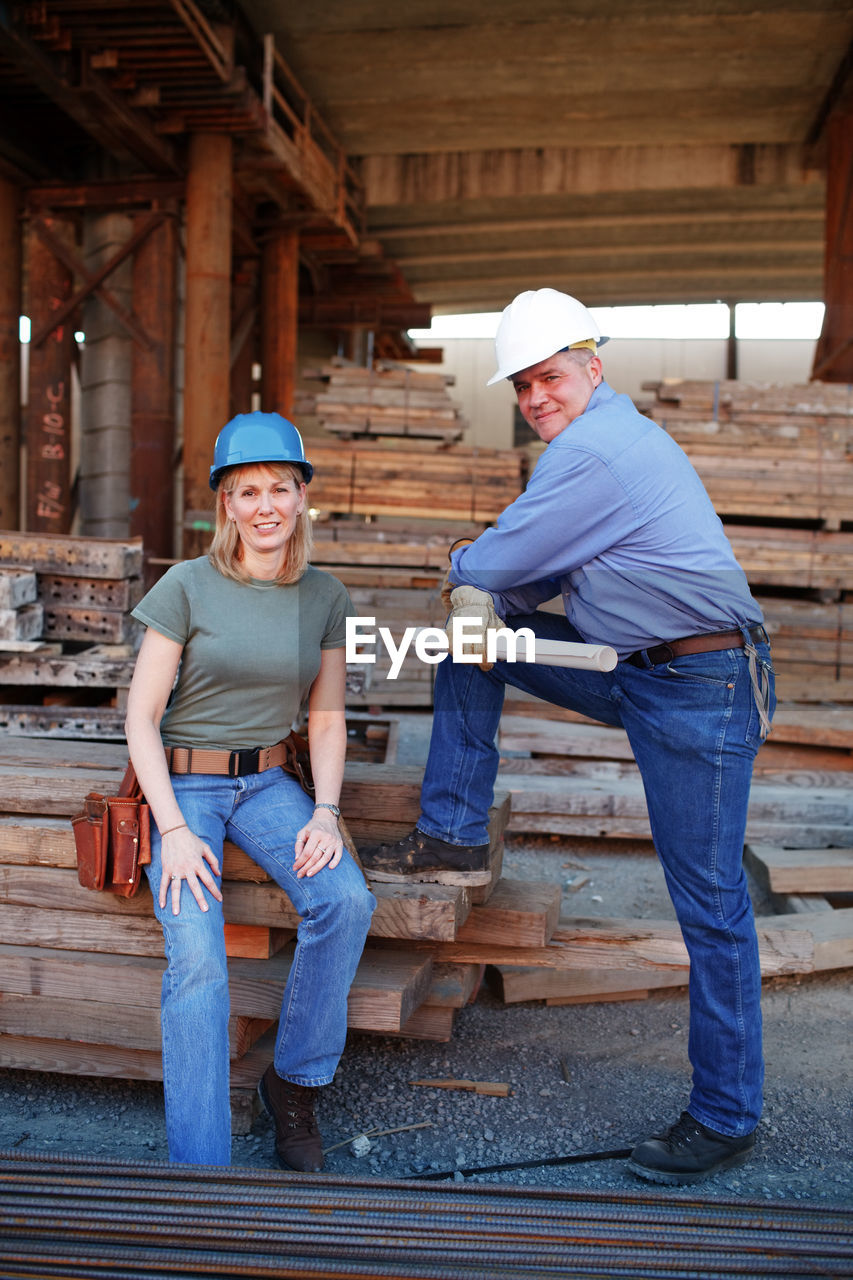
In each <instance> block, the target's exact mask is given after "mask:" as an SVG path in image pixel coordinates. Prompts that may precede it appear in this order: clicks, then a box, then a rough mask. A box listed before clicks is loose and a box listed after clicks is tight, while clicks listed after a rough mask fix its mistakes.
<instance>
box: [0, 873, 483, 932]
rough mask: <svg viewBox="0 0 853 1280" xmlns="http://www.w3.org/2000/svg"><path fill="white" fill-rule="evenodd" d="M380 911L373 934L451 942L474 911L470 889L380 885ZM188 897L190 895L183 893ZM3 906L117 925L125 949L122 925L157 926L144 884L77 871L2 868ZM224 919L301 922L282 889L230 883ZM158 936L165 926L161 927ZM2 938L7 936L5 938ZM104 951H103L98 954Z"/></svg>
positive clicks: (282, 924) (270, 924) (282, 925)
mask: <svg viewBox="0 0 853 1280" xmlns="http://www.w3.org/2000/svg"><path fill="white" fill-rule="evenodd" d="M372 888H373V892H374V895H375V897H376V899H377V907H376V910H375V912H374V914H373V918H372V921H371V926H370V932H371V934H373V935H374V936H376V937H385V938H389V937H390V938H416V939H425V938H432V939H434V940H435V941H442V940H447V941H450V940H451V939H453V938H454V937H455V936H456V933H457V930H458V928H459V926H460V924H462V922H463V921H464V920H465V919H466V917H467V915H468V912H469V911H470V907H471V900H470V895H469V892H468V890H467V889H465V888H464V887H462V886H458V885H425V884H391V883H388V884H376V885H374V886H372ZM184 892H186V889H185V890H184ZM0 903H6V904H8V905H17V906H18V907H26V908H30V907H37V908H40V909H44V910H48V911H54V912H56V913H57V914H59V913H60V912H61V913H62V914H63V915H70V914H73V913H74V912H75V911H76V912H80V913H81V914H85V915H90V914H93V913H94V914H97V915H98V916H101V917H103V918H104V919H106V920H110V919H113V920H115V921H116V922H117V923H116V925H115V926H114V933H115V936H116V939H117V942H118V943H119V945H117V946H116V950H117V951H122V950H123V949H124V948H123V947H122V946H121V945H120V941H121V936H122V934H121V925H120V924H118V921H121V922H124V921H131V920H133V921H137V920H139V919H141V918H142V919H152V920H153V918H154V917H153V905H152V902H151V892H150V889H149V888H148V885H147V884H146V883H145V882H144V881H143V884H142V885H141V886H140V889H139V892H138V893H137V894H136V896H135V897H133V898H121V897H118V896H117V895H115V894H111V893H95V892H93V891H92V890H90V889H84V888H83V886H82V885H81V884H80V883H79V881H78V879H77V873H76V870H75V871H72V870H69V869H64V868H63V869H56V868H53V867H44V866H39V867H33V866H15V865H14V864H9V863H5V864H0ZM223 909H224V912H225V919H226V921H227V922H228V923H229V924H231V925H245V926H250V927H253V928H257V927H258V926H266V927H267V928H270V929H279V930H281V929H284V930H288V931H292V930H295V928H296V926H297V925H298V923H299V920H300V917H299V915H298V913H297V912H296V910H295V908H294V907H293V905H292V904H291V902H290V899H289V898H288V896H287V894H286V893H285V891H284V890H283V889H281V888H279V886H278V885H277V884H274V883H273V882H268V883H266V884H252V883H249V882H247V881H230V882H227V883H226V884H225V886H224V889H223ZM156 927H157V930H158V932H159V929H160V926H159V924H157V926H156ZM0 936H2V935H0ZM96 949H98V950H100V948H96Z"/></svg>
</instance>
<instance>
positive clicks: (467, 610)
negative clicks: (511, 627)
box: [445, 586, 504, 671]
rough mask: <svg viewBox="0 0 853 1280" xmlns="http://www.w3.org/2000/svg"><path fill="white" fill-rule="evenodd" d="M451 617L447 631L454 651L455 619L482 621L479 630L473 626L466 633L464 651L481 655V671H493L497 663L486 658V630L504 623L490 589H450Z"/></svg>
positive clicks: (496, 627) (451, 649) (448, 620)
mask: <svg viewBox="0 0 853 1280" xmlns="http://www.w3.org/2000/svg"><path fill="white" fill-rule="evenodd" d="M449 602H450V617H449V618H448V619H447V625H446V628H445V629H446V631H447V638H448V640H449V641H450V652H451V654H452V653H453V619H454V618H471V619H476V620H477V621H478V622H479V623H480V629H479V631H477V630H475V629H474V628H473V627H470V629H469V630H468V631H467V633H466V640H465V644H464V646H463V649H462V652H463V653H465V654H470V655H472V656H474V655H479V657H480V662H479V664H478V665H479V667H480V670H481V671H491V669H492V667H493V666H494V665H495V664H494V663H493V662H489V661H488V659H487V658H486V631H487V630H490V629H495V630H497V629H499V628H500V627H502V626H503V625H504V624H503V622H502V621H501V619H500V618H499V617H498V615H497V614H496V613H495V605H494V601H493V600H492V597H491V596H490V595H489V593H488V591H481V590H480V589H479V587H464V586H463V587H452V588H451V591H450V600H449Z"/></svg>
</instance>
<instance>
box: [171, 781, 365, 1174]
mask: <svg viewBox="0 0 853 1280" xmlns="http://www.w3.org/2000/svg"><path fill="white" fill-rule="evenodd" d="M172 783H173V786H174V789H175V795H176V797H177V801H178V804H179V805H180V807H181V812H182V813H183V815H184V819H185V820H186V822H187V825H188V826H189V827H190V829H191V830H192V831H193V832H195V834H196V835H197V836H200V837H201V839H202V840H205V841H206V842H207V843H208V844H209V845H210V847H211V849H212V850H213V852H214V853H215V854H216V856H217V858H218V859H219V865H220V867H221V865H222V845H223V840H224V839H225V837H227V838H228V839H229V840H232V841H233V842H234V843H235V844H237V845H239V846H240V848H241V849H243V850H245V852H246V853H247V854H248V855H249V857H251V858H252V859H253V860H254V861H255V862H256V863H257V864H258V865H259V866H260V867H263V869H264V871H266V872H267V874H268V875H269V876H271V877H272V879H273V880H275V881H276V883H277V884H279V885H281V887H282V888H283V889H284V891H285V892H286V893H287V896H288V898H289V899H290V901H291V902H292V904H293V906H294V908H295V910H296V911H297V912H298V913H299V915H300V916H301V917H302V919H301V921H300V923H299V928H298V933H297V944H296V949H295V953H294V957H293V962H292V964H291V967H290V973H289V975H288V979H287V985H286V987H285V990H284V998H283V1000H282V1005H281V1016H280V1020H279V1024H278V1035H277V1038H276V1046H275V1057H274V1061H275V1069H276V1071H277V1072H278V1074H279V1075H280V1076H282V1077H283V1078H284V1079H286V1080H291V1081H294V1082H295V1083H296V1084H301V1085H324V1084H328V1083H329V1082H330V1081H331V1080H332V1078H333V1077H334V1074H335V1068H336V1067H337V1065H338V1061H339V1060H340V1056H341V1053H342V1052H343V1048H344V1041H345V1039H346V1027H347V995H348V992H349V988H350V985H351V983H352V980H353V977H354V975H355V971H356V968H357V966H358V961H359V958H360V956H361V952H362V948H363V947H364V940H365V937H366V936H367V930H368V927H369V925H370V917H371V915H372V913H373V909H374V907H375V905H376V901H375V899H374V897H373V895H372V893H371V892H370V890H369V889H368V887H367V885H366V884H365V881H364V877H363V875H362V873H361V871H360V869H359V868H358V867H357V866H356V864H355V862H354V861H353V859H352V858H351V857H350V855H349V854H348V853H347V852H346V850H344V854H343V857H342V859H341V861H340V863H339V864H338V866H337V867H334V868H329V867H324V868H323V869H322V870H321V871H319V872H318V873H317V874H316V875H314V876H310V877H309V876H305V877H303V878H302V879H301V880H299V879H297V878H296V875H295V874H294V872H293V869H292V868H293V858H294V843H295V839H296V833H297V832H298V831H299V829H300V827H302V826H304V825H305V823H306V822H307V821H308V819H309V818H310V816H311V813H312V811H313V807H314V806H313V804H312V802H311V800H310V799H309V798H308V796H307V795H306V794H305V792H304V791H303V790H302V788H301V787H300V786H299V783H298V782H297V781H296V779H295V778H293V777H291V776H290V775H289V774H286V773H284V771H283V770H282V769H279V768H274V769H267V770H265V771H264V772H263V773H255V774H250V775H248V776H247V777H243V778H220V777H214V776H212V775H210V774H186V775H179V776H173V778H172ZM160 865H161V864H160V835H159V832H157V831H156V828H154V829H152V833H151V865H150V866H149V867H148V869H147V870H148V877H149V881H150V883H151V889H152V892H153V894H154V910H155V913H156V915H157V919H158V920H159V921H160V923H161V924H162V926H163V935H164V938H165V943H166V959H167V961H168V965H167V968H166V972H165V973H164V975H163V989H162V1001H161V1025H162V1039H163V1087H164V1093H165V1099H166V1131H167V1136H168V1140H169V1157H170V1159H171V1160H174V1161H180V1162H183V1163H187V1164H230V1163H231V1106H230V1098H229V1069H228V1066H229V1042H228V1019H229V1000H228V970H227V964H226V957H225V937H224V917H223V909H222V903H220V902H217V901H216V899H215V898H213V897H212V896H211V895H210V894H209V893H206V898H207V903H208V910H207V911H202V910H201V909H200V908H199V906H198V904H197V903H196V901H195V898H194V897H193V895H192V894H191V893H190V891H189V889H188V888H187V886H186V884H183V885H182V886H181V910H180V913H179V914H178V915H173V914H172V904H171V893H170V894H169V895H168V901H167V904H166V908H165V910H161V909H160V906H159V904H158V902H157V895H158V892H159V887H160ZM227 894H228V889H227V886H226V889H225V895H226V898H227Z"/></svg>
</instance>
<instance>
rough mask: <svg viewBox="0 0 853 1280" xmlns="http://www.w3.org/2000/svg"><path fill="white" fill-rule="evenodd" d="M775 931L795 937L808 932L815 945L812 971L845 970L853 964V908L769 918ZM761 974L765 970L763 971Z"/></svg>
mask: <svg viewBox="0 0 853 1280" xmlns="http://www.w3.org/2000/svg"><path fill="white" fill-rule="evenodd" d="M768 921H772V927H773V929H774V930H775V931H776V932H777V933H778V932H779V930H781V931H782V934H784V933H785V932H787V933H788V934H789V936H791V937H795V936H797V935H798V934H802V932H803V930H808V933H809V934H810V935H811V939H812V946H813V957H812V969H813V970H814V971H815V972H817V971H820V970H826V969H845V968H849V967H850V966H851V965H853V907H842V908H840V909H837V910H835V911H815V912H812V913H809V914H797V915H789V916H772V917H768ZM762 972H764V970H763V969H762Z"/></svg>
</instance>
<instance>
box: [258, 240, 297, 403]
mask: <svg viewBox="0 0 853 1280" xmlns="http://www.w3.org/2000/svg"><path fill="white" fill-rule="evenodd" d="M298 323H299V232H298V230H296V229H295V228H293V227H276V228H275V229H274V230H272V231H271V232H270V233H269V234H268V236H267V237H266V239H265V240H264V246H263V267H262V273H261V408H262V409H264V410H265V411H266V412H268V413H280V414H282V415H283V416H284V417H285V418H289V417H291V416H292V414H293V393H294V390H295V387H296V338H297V330H298Z"/></svg>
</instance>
